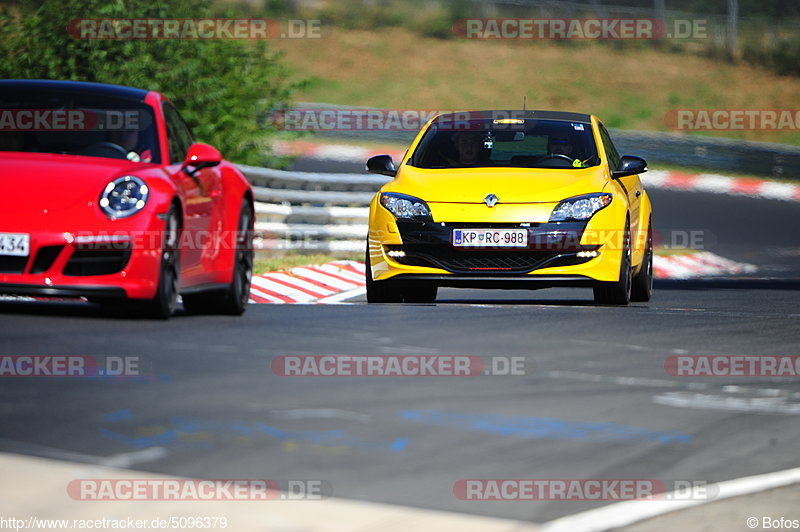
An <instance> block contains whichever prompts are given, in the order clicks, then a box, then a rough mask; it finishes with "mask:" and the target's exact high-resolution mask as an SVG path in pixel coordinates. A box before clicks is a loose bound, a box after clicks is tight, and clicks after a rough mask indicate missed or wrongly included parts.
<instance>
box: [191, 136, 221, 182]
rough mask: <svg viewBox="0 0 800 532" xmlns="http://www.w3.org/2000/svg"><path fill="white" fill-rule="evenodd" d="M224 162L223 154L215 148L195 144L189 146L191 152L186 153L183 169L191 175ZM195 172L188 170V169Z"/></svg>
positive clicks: (200, 143) (198, 143) (199, 143)
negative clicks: (190, 168)
mask: <svg viewBox="0 0 800 532" xmlns="http://www.w3.org/2000/svg"><path fill="white" fill-rule="evenodd" d="M221 162H222V154H221V153H220V152H219V150H217V149H216V148H215V147H214V146H211V145H209V144H203V143H202V142H195V143H194V144H192V145H191V146H189V151H188V152H187V153H186V159H185V160H184V161H183V165H182V166H181V169H182V170H183V171H184V172H186V173H187V174H189V175H193V174H194V173H195V172H197V171H198V170H200V169H202V168H208V167H209V166H217V165H218V164H219V163H221ZM190 166H191V167H192V168H194V170H191V171H189V170H187V168H188V167H190Z"/></svg>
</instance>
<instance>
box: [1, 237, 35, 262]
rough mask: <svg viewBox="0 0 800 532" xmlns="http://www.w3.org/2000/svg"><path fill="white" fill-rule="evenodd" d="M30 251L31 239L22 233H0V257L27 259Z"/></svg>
mask: <svg viewBox="0 0 800 532" xmlns="http://www.w3.org/2000/svg"><path fill="white" fill-rule="evenodd" d="M30 250H31V237H30V235H26V234H23V233H0V255H5V256H12V257H27V256H28V255H29V254H30Z"/></svg>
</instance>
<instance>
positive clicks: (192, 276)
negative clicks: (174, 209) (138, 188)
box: [164, 103, 220, 285]
mask: <svg viewBox="0 0 800 532" xmlns="http://www.w3.org/2000/svg"><path fill="white" fill-rule="evenodd" d="M164 119H165V122H166V125H167V134H168V136H169V139H168V144H169V151H170V153H169V158H170V165H169V167H168V168H169V172H170V173H171V175H172V178H173V180H174V181H175V183H176V185H177V186H178V188H179V190H180V191H181V196H182V197H183V205H184V211H185V212H184V227H183V236H182V244H183V252H182V255H181V274H182V279H181V281H182V283H181V284H182V285H187V284H194V283H198V282H203V281H204V277H206V276H207V272H206V271H205V268H204V267H203V259H204V257H205V255H206V253H207V250H208V249H209V248H212V247H214V239H213V238H212V236H213V234H215V232H216V230H217V228H216V227H214V225H215V224H214V212H215V204H216V202H217V201H218V197H219V187H220V184H219V181H220V180H219V175H218V173H219V172H218V170H217V169H216V168H203V169H201V170H195V169H194V168H191V167H190V168H188V169H187V170H188V171H189V173H187V172H186V171H184V170H182V169H181V166H182V164H183V161H184V160H185V158H186V154H187V152H188V151H189V147H190V146H191V145H192V144H193V143H194V138H193V136H192V133H191V131H190V130H189V127H188V126H187V125H186V123H185V122H184V121H183V118H182V117H181V116H180V114H179V113H178V111H177V110H176V109H175V108H174V107H173V106H172V105H170V104H169V103H164Z"/></svg>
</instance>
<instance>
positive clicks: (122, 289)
mask: <svg viewBox="0 0 800 532" xmlns="http://www.w3.org/2000/svg"><path fill="white" fill-rule="evenodd" d="M160 224H161V225H163V222H160ZM17 232H24V231H17ZM28 234H30V253H29V255H28V256H27V257H7V256H0V293H2V294H16V295H36V296H60V297H79V296H89V297H91V296H95V297H104V298H126V297H127V298H133V299H149V298H152V297H153V296H154V294H155V291H156V287H157V284H158V276H159V265H160V258H161V250H160V240H159V239H158V235H160V234H161V231H160V230H155V229H153V230H145V231H137V232H124V233H123V232H115V233H113V234H111V235H110V234H109V233H108V232H106V233H103V232H100V231H98V232H95V233H92V232H80V233H76V234H72V233H69V232H46V231H38V232H29V233H28Z"/></svg>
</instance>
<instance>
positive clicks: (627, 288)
mask: <svg viewBox="0 0 800 532" xmlns="http://www.w3.org/2000/svg"><path fill="white" fill-rule="evenodd" d="M631 277H632V267H631V228H630V222H626V223H625V233H624V234H623V236H622V260H621V261H620V268H619V280H618V281H611V282H602V283H599V284H598V285H597V286H595V287H594V302H595V303H597V304H598V305H627V304H628V303H629V302H630V300H631V284H632V279H631Z"/></svg>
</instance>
